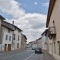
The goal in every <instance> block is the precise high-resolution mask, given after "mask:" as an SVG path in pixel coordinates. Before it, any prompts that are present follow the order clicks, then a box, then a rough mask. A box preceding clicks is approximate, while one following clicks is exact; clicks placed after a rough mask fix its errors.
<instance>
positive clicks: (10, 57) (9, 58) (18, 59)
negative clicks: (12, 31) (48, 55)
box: [0, 49, 53, 60]
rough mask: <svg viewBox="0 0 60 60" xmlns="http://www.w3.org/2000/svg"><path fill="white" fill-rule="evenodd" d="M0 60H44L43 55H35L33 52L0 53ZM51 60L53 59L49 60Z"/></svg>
mask: <svg viewBox="0 0 60 60" xmlns="http://www.w3.org/2000/svg"><path fill="white" fill-rule="evenodd" d="M0 59H1V60H46V59H44V58H43V54H35V53H34V50H31V49H30V50H29V49H28V50H24V51H22V52H21V51H12V52H5V53H1V52H0ZM51 60H53V59H51Z"/></svg>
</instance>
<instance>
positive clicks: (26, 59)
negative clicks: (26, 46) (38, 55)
mask: <svg viewBox="0 0 60 60" xmlns="http://www.w3.org/2000/svg"><path fill="white" fill-rule="evenodd" d="M33 55H34V53H33V54H32V55H31V56H29V57H28V58H26V59H25V60H28V59H29V58H31V57H32V56H33Z"/></svg>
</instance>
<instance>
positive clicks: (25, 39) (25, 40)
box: [21, 34, 27, 50]
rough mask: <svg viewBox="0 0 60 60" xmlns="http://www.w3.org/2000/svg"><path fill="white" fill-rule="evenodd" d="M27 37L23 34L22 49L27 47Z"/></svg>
mask: <svg viewBox="0 0 60 60" xmlns="http://www.w3.org/2000/svg"><path fill="white" fill-rule="evenodd" d="M26 42H27V38H26V36H25V35H23V34H21V50H24V49H26V44H27V43H26Z"/></svg>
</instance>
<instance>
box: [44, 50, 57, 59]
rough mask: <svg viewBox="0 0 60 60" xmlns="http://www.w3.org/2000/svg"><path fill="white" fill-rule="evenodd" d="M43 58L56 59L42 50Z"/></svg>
mask: <svg viewBox="0 0 60 60" xmlns="http://www.w3.org/2000/svg"><path fill="white" fill-rule="evenodd" d="M43 59H44V60H56V59H54V57H53V56H52V55H50V54H49V53H48V52H46V51H44V52H43Z"/></svg>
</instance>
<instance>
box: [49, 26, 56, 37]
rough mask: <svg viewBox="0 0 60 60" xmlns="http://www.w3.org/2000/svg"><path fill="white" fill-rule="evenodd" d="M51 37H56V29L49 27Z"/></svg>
mask: <svg viewBox="0 0 60 60" xmlns="http://www.w3.org/2000/svg"><path fill="white" fill-rule="evenodd" d="M49 35H51V36H55V35H56V29H55V27H54V26H51V27H49Z"/></svg>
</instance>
